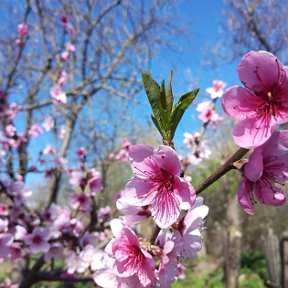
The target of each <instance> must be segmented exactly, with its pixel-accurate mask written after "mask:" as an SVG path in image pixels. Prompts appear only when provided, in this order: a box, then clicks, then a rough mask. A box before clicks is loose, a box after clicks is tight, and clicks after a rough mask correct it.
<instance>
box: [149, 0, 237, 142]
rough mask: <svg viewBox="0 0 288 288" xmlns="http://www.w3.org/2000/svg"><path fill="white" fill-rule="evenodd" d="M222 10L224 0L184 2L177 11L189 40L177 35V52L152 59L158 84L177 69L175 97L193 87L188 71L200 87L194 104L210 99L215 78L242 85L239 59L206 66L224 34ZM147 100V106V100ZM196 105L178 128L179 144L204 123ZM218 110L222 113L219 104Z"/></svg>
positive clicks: (167, 52) (187, 113)
mask: <svg viewBox="0 0 288 288" xmlns="http://www.w3.org/2000/svg"><path fill="white" fill-rule="evenodd" d="M223 9H224V7H223V3H222V1H221V0H190V1H188V0H186V1H182V2H181V4H180V5H179V7H178V11H179V14H180V15H181V17H183V22H185V23H186V29H187V35H189V37H188V39H187V40H183V39H181V37H179V38H176V37H175V41H179V43H176V45H177V46H179V52H178V53H175V52H169V51H167V50H162V51H161V52H160V53H159V54H158V55H157V54H156V56H155V57H154V58H153V59H152V70H151V73H152V75H153V77H154V78H155V80H156V81H157V82H158V83H159V82H160V81H161V80H162V79H167V78H168V75H169V72H170V70H171V69H172V70H173V71H174V78H173V88H174V96H176V97H177V96H180V95H182V94H183V93H185V92H187V91H188V90H189V86H191V81H190V80H189V77H187V71H189V73H190V75H191V77H192V82H193V83H194V85H193V87H194V88H200V93H199V95H198V97H197V99H196V100H195V103H194V104H195V105H196V104H197V103H199V102H202V101H203V100H204V99H209V95H208V94H207V93H206V92H205V90H206V88H207V87H211V85H212V81H213V80H214V79H219V80H223V81H224V82H226V83H227V84H228V86H232V85H237V84H240V83H239V80H238V75H237V65H238V63H239V60H240V59H236V60H235V61H234V62H233V63H229V64H225V65H221V66H219V67H217V68H216V67H211V66H210V67H207V65H204V63H206V62H207V61H209V60H211V54H210V53H209V51H210V50H209V47H213V46H214V45H215V44H216V43H217V41H219V40H220V38H221V37H223V36H222V34H221V27H220V20H221V17H222V13H223ZM174 45H175V43H174ZM224 48H225V49H227V51H228V50H229V49H230V47H229V45H228V43H227V47H224ZM219 102H220V101H219ZM146 103H147V106H148V100H147V102H146ZM195 105H194V106H192V107H191V108H189V110H188V111H187V112H186V115H184V117H183V120H182V122H181V123H180V125H179V127H178V131H177V133H176V136H175V142H176V144H177V145H178V146H179V145H181V142H182V140H183V133H184V132H192V131H197V130H199V128H200V125H201V123H200V121H198V119H197V115H196V113H195ZM218 109H219V110H218V111H219V112H222V108H221V105H220V103H219V104H218Z"/></svg>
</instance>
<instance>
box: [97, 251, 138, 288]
mask: <svg viewBox="0 0 288 288" xmlns="http://www.w3.org/2000/svg"><path fill="white" fill-rule="evenodd" d="M101 262H102V268H100V269H97V270H96V273H95V274H94V281H95V283H96V284H97V285H98V286H100V287H103V288H127V287H129V288H130V287H131V288H132V287H133V288H143V286H142V285H141V284H140V282H139V279H138V277H137V276H136V275H134V276H130V277H119V276H118V275H117V271H114V270H113V269H112V268H113V265H114V263H115V260H114V259H113V258H111V257H109V256H108V255H107V254H104V256H103V258H102V261H101Z"/></svg>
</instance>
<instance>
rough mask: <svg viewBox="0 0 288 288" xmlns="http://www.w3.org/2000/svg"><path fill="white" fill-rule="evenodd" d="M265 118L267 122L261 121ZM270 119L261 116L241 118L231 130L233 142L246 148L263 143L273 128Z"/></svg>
mask: <svg viewBox="0 0 288 288" xmlns="http://www.w3.org/2000/svg"><path fill="white" fill-rule="evenodd" d="M265 120H266V122H267V123H263V122H264V121H265ZM270 121H272V119H269V120H268V119H263V117H261V118H258V119H245V120H242V121H241V122H240V123H239V124H238V125H237V126H235V127H234V130H233V138H234V141H235V143H236V144H237V145H239V146H240V147H243V148H247V149H252V148H256V147H258V146H260V145H262V144H264V143H265V142H266V141H267V140H268V139H269V138H270V136H271V134H272V132H273V131H274V129H275V127H274V125H271V122H270Z"/></svg>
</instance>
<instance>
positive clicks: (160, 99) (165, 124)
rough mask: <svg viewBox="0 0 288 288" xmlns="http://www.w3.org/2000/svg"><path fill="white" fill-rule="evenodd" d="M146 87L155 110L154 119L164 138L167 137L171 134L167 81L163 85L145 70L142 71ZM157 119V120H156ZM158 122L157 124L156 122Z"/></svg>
mask: <svg viewBox="0 0 288 288" xmlns="http://www.w3.org/2000/svg"><path fill="white" fill-rule="evenodd" d="M142 78H143V83H144V88H145V91H146V94H147V96H148V99H149V102H150V105H151V107H152V110H153V113H154V115H153V117H154V118H153V117H152V120H153V122H154V124H155V126H156V128H157V129H158V130H159V132H160V133H161V135H162V137H163V139H165V140H169V139H167V137H168V136H167V135H171V133H170V113H168V111H167V110H166V108H167V102H166V95H165V83H164V81H163V82H162V84H161V87H160V86H159V85H158V84H157V82H156V81H154V80H153V79H152V78H151V76H150V75H149V74H148V73H146V72H143V73H142ZM156 120H157V121H156ZM156 123H157V124H156Z"/></svg>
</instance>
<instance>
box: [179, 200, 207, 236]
mask: <svg viewBox="0 0 288 288" xmlns="http://www.w3.org/2000/svg"><path fill="white" fill-rule="evenodd" d="M208 212H209V208H208V207H207V206H206V205H201V206H198V207H196V208H194V209H191V210H190V211H189V212H188V213H187V214H186V216H185V218H184V224H185V228H184V233H186V231H187V229H188V230H194V229H196V228H197V226H198V224H199V222H201V221H202V220H203V219H204V218H205V217H206V216H207V215H208Z"/></svg>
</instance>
